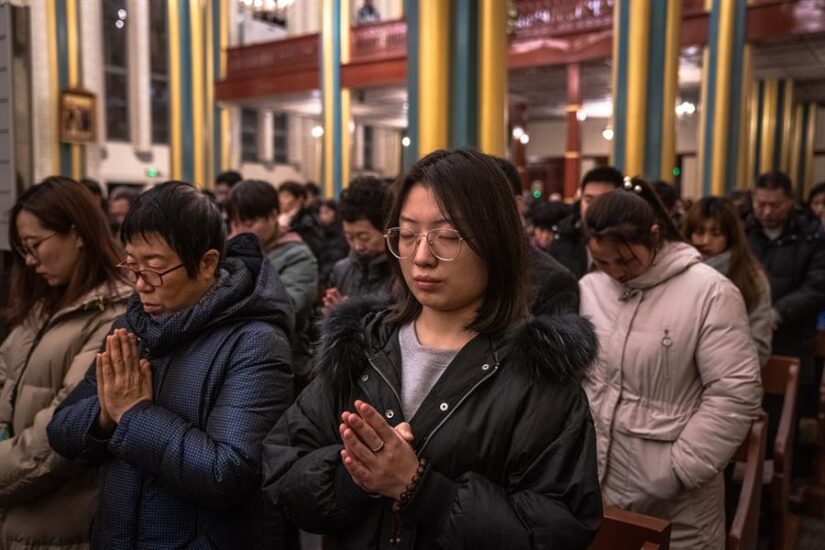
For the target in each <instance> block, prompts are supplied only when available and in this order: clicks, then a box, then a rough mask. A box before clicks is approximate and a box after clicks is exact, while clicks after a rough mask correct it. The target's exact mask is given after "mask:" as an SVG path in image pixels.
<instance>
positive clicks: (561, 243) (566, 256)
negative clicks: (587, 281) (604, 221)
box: [547, 209, 588, 279]
mask: <svg viewBox="0 0 825 550" xmlns="http://www.w3.org/2000/svg"><path fill="white" fill-rule="evenodd" d="M547 252H549V253H550V255H551V256H553V257H554V258H555V259H556V260H558V261H559V263H560V264H562V265H563V266H564V267H566V268H567V269H569V270H570V272H571V273H573V275H575V277H576V279H581V278H582V277H584V276H585V275H587V267H588V266H587V263H588V262H587V247H586V246H585V244H584V231H583V229H582V222H581V218H580V217H579V213H578V209H576V212H574V213H573V214H571V215H569V216H568V217H566V218H564V219H563V220H562V221H561V222H559V225H558V226H557V227H556V232H555V238H554V240H553V244H551V245H550V248H549V249H548V250H547Z"/></svg>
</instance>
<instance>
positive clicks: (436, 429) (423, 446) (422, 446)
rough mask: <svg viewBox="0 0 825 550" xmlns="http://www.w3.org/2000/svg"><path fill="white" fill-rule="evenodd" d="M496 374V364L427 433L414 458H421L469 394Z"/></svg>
mask: <svg viewBox="0 0 825 550" xmlns="http://www.w3.org/2000/svg"><path fill="white" fill-rule="evenodd" d="M496 372H498V364H496V365H494V366H493V370H491V371H490V373H489V374H488V375H487V376H485V377H484V378H482V379H481V380H479V381H478V382H476V383H475V384H473V387H471V388H470V389H469V390H467V393H465V394H464V395H462V396H461V399H459V400H458V403H456V405H455V407H453V409H452V410H451V411H450V412H449V413H448V414H447V416H445V417H444V418H442V419H441V422H439V423H438V424H437V425H436V426H435V428H433V429H432V430H431V431H430V433H429V434H427V438H426V439H424V443H423V444H422V445H421V447H420V448H419V449H418V450H417V451H416V453H415V456H418V457H420V456H421V453H423V452H424V449H426V448H427V445H429V443H430V440H431V439H432V438H433V436H434V435H435V433H436V432H437V431H438V430H439V429H441V426H443V425H444V423H445V422H447V421H448V420H449V419H450V417H451V416H453V414H454V413H455V412H456V411H457V410H458V408H459V407H461V404H462V403H464V401H466V400H467V398H468V397H470V394H471V393H473V392H474V391H475V390H476V388H478V387H479V386H480V385H482V384H483V383H484V382H486V381H487V380H488V379H490V378H491V377H492V376H493V375H494V374H495V373H496Z"/></svg>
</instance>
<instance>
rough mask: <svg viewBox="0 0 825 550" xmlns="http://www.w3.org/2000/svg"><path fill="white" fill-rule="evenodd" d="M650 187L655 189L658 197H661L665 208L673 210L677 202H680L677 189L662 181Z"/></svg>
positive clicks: (655, 182)
mask: <svg viewBox="0 0 825 550" xmlns="http://www.w3.org/2000/svg"><path fill="white" fill-rule="evenodd" d="M650 185H651V187H653V190H654V191H655V192H656V195H658V196H659V200H661V201H662V204H663V205H664V206H665V208H667V209H668V210H671V209H672V208H673V207H674V206H676V201H678V200H679V193H677V192H676V188H675V187H673V186H672V185H671V184H669V183H668V182H666V181H662V180H658V181H654V182H653V183H651V184H650Z"/></svg>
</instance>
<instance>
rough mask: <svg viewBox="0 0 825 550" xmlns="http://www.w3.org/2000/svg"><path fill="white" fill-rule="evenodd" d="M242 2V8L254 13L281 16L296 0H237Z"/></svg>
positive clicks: (264, 15) (262, 15) (260, 15)
mask: <svg viewBox="0 0 825 550" xmlns="http://www.w3.org/2000/svg"><path fill="white" fill-rule="evenodd" d="M237 1H238V3H239V4H241V9H242V10H243V11H245V12H249V13H251V14H252V15H257V16H259V17H264V18H266V16H272V15H274V16H279V17H283V15H284V12H285V11H286V10H287V9H288V8H289V7H291V6H292V5H293V4H294V3H295V0H237Z"/></svg>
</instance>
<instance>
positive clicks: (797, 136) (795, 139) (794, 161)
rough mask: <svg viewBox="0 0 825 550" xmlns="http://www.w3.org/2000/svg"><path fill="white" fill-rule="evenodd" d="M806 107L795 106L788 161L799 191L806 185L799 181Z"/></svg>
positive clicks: (790, 174)
mask: <svg viewBox="0 0 825 550" xmlns="http://www.w3.org/2000/svg"><path fill="white" fill-rule="evenodd" d="M804 111H805V107H804V106H803V105H802V104H801V103H800V104H799V105H796V106H795V108H794V114H793V118H794V122H793V132H792V134H791V136H792V137H791V142H790V144H789V147H788V149H789V155H790V159H789V162H788V172H787V174H788V175H789V176H790V177H791V182H793V185H794V188H795V189H796V190H797V191H798V190H801V189H802V187H803V186H804V182H802V181H799V177H798V176H799V161H800V155H801V153H802V132H803V129H802V118H803V116H804V114H805V113H804Z"/></svg>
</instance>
